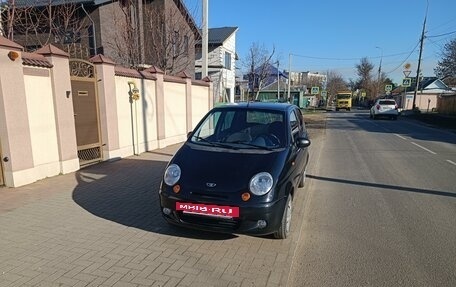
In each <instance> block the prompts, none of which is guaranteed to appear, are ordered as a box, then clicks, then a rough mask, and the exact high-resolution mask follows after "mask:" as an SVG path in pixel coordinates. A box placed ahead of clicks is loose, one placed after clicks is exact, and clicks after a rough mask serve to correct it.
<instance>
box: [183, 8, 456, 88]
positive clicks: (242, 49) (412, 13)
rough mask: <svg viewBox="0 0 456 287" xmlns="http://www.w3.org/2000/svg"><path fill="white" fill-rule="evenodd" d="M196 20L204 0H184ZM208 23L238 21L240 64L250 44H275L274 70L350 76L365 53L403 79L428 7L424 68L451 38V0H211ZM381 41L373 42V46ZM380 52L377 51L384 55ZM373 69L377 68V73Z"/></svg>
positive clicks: (454, 16) (455, 28)
mask: <svg viewBox="0 0 456 287" xmlns="http://www.w3.org/2000/svg"><path fill="white" fill-rule="evenodd" d="M184 2H185V4H186V6H187V8H188V10H189V11H190V13H191V14H192V15H193V17H194V19H195V21H196V22H197V24H198V25H201V11H202V0H184ZM208 2H209V5H208V7H209V28H217V27H225V26H230V27H233V26H235V27H238V28H239V30H238V33H237V37H236V52H237V53H238V55H239V57H240V62H239V63H238V66H239V67H241V68H242V61H243V59H245V58H246V55H247V53H248V50H249V48H250V47H251V46H252V44H253V43H258V44H260V45H264V47H265V48H267V49H268V50H269V51H272V49H273V47H275V51H276V57H275V58H274V59H277V58H278V60H279V62H280V66H281V67H280V69H288V65H289V54H292V56H291V70H292V71H311V72H319V73H325V72H326V71H328V70H333V71H338V72H339V73H341V74H342V75H343V77H344V78H345V79H349V78H352V79H356V78H357V76H356V70H355V65H356V64H358V63H359V62H360V59H361V58H362V57H367V58H368V59H369V60H370V61H371V62H372V63H373V64H374V65H375V68H374V71H375V73H376V72H377V71H378V67H379V63H380V60H381V59H382V71H383V72H386V73H387V76H388V77H390V78H392V79H393V80H394V81H395V82H396V83H400V82H402V78H403V77H404V76H403V70H404V68H403V66H404V64H405V63H410V64H411V70H412V73H411V76H416V70H417V65H418V55H419V44H418V43H419V39H420V35H421V31H422V28H423V20H424V17H425V15H426V6H427V3H428V10H427V22H426V30H425V31H426V34H425V35H426V39H425V41H424V47H423V56H422V64H421V66H422V68H421V70H422V73H423V75H424V76H434V67H435V66H436V64H437V61H438V60H439V59H440V58H441V56H440V54H441V51H442V48H443V46H444V45H445V43H447V42H448V41H450V40H452V39H456V0H408V1H406V0H345V1H340V0H314V1H306V0H283V1H272V0H262V1H261V0H229V1H223V0H209V1H208ZM376 47H379V48H376ZM382 53H383V57H382ZM375 75H376V74H375Z"/></svg>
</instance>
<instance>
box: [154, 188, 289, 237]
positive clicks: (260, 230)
mask: <svg viewBox="0 0 456 287" xmlns="http://www.w3.org/2000/svg"><path fill="white" fill-rule="evenodd" d="M183 201H186V200H183V199H181V198H178V197H176V196H175V195H170V194H168V193H166V192H160V206H161V212H162V215H163V217H164V218H165V220H166V221H168V222H169V223H171V224H175V225H179V226H183V227H188V228H192V229H199V230H205V231H211V232H220V233H240V234H252V235H267V234H271V233H274V232H275V231H277V229H278V228H279V226H280V223H281V220H282V215H283V211H284V209H285V204H286V198H281V199H279V200H277V201H274V202H269V203H253V204H251V205H248V204H246V203H243V206H239V217H238V218H231V217H219V216H210V215H201V214H194V213H185V212H183V211H177V210H176V203H177V202H183ZM187 202H188V200H187ZM192 203H196V204H212V205H223V206H226V205H230V204H227V203H226V202H192ZM165 209H167V210H166V212H164V210H165ZM264 223H266V226H264Z"/></svg>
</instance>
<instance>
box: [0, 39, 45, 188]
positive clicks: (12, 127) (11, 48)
mask: <svg viewBox="0 0 456 287" xmlns="http://www.w3.org/2000/svg"><path fill="white" fill-rule="evenodd" d="M22 50H23V48H22V47H21V46H20V45H18V44H16V43H14V42H11V41H9V40H7V39H6V38H4V37H1V36H0V144H1V149H0V150H1V156H2V159H1V160H2V165H3V176H4V183H5V185H6V186H10V187H16V186H21V185H25V184H29V183H32V182H34V181H35V180H36V178H37V175H36V172H35V170H34V164H33V152H32V141H31V136H30V125H29V117H28V110H27V101H26V95H25V84H24V74H23V67H22V55H21V53H22V52H21V51H22ZM15 57H17V58H15Z"/></svg>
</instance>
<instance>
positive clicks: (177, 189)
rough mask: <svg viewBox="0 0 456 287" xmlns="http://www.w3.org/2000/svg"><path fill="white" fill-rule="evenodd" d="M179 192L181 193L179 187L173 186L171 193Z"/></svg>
mask: <svg viewBox="0 0 456 287" xmlns="http://www.w3.org/2000/svg"><path fill="white" fill-rule="evenodd" d="M180 191H181V187H180V185H178V184H176V185H175V186H173V192H174V193H179V192H180Z"/></svg>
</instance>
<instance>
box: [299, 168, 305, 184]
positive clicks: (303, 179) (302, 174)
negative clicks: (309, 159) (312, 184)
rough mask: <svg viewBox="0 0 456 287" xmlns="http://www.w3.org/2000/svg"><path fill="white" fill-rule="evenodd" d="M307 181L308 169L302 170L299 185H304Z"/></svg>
mask: <svg viewBox="0 0 456 287" xmlns="http://www.w3.org/2000/svg"><path fill="white" fill-rule="evenodd" d="M305 182H306V169H305V168H304V170H303V171H302V172H301V178H300V179H299V184H298V187H304V183H305Z"/></svg>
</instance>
